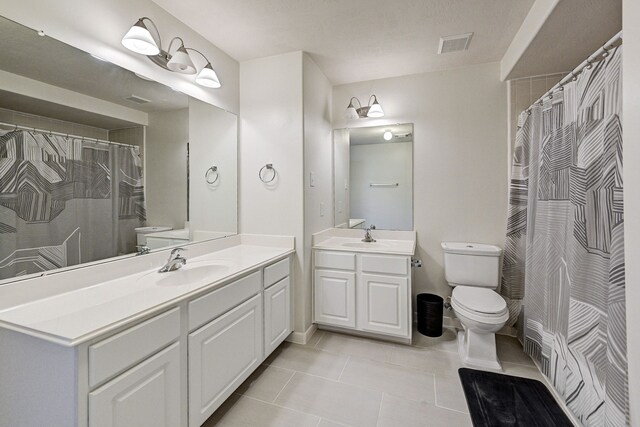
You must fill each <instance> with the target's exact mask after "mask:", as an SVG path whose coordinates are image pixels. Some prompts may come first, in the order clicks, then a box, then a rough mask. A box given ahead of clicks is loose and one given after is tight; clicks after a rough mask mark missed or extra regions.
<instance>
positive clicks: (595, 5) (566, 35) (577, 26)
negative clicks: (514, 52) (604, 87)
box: [507, 0, 622, 80]
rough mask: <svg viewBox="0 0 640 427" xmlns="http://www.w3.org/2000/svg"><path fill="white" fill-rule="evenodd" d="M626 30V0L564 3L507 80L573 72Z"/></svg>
mask: <svg viewBox="0 0 640 427" xmlns="http://www.w3.org/2000/svg"><path fill="white" fill-rule="evenodd" d="M621 29H622V0H562V1H560V2H558V5H557V6H556V7H555V8H554V9H553V12H552V13H551V15H550V16H549V18H548V19H547V20H546V21H545V22H544V24H543V25H542V27H541V28H540V29H539V31H538V33H537V34H536V36H535V37H534V39H533V40H532V42H531V43H530V44H529V46H528V47H527V49H526V50H525V52H524V53H523V54H522V55H521V56H520V58H519V59H518V61H517V62H516V64H515V66H514V68H513V69H512V70H511V71H510V72H509V74H508V75H507V79H509V80H510V79H517V78H521V77H528V76H540V75H543V74H554V73H559V72H568V71H571V70H573V69H574V68H575V67H576V66H578V65H579V64H580V63H581V62H582V61H584V60H585V59H586V58H587V57H589V56H590V55H591V54H592V53H593V52H595V51H596V50H597V49H598V48H600V47H601V46H602V45H603V44H605V43H606V42H607V41H609V39H611V37H613V36H614V35H616V34H617V33H618V32H619V31H620V30H621Z"/></svg>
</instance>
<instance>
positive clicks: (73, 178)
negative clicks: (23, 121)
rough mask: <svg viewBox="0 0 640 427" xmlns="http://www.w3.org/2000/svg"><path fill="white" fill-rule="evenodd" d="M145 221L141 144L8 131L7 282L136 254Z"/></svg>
mask: <svg viewBox="0 0 640 427" xmlns="http://www.w3.org/2000/svg"><path fill="white" fill-rule="evenodd" d="M144 220H145V210H144V188H143V181H142V162H141V160H140V156H139V153H138V148H137V147H126V146H119V145H115V144H113V145H110V144H104V143H96V142H93V141H87V140H84V139H81V138H71V137H64V136H58V135H53V134H46V133H41V132H35V131H24V130H16V131H10V132H6V131H2V132H0V280H2V279H6V278H10V277H15V276H20V275H25V274H30V273H37V272H42V271H46V270H51V269H54V268H60V267H66V266H71V265H75V264H79V263H83V262H89V261H95V260H100V259H103V258H108V257H112V256H116V255H120V254H124V253H130V252H133V251H134V250H135V244H136V235H135V231H134V228H135V227H139V226H140V225H142V224H143V223H144Z"/></svg>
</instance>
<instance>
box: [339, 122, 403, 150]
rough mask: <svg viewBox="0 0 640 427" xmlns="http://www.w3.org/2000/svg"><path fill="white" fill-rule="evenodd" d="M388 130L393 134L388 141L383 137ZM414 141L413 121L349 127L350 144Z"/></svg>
mask: <svg viewBox="0 0 640 427" xmlns="http://www.w3.org/2000/svg"><path fill="white" fill-rule="evenodd" d="M386 131H389V132H391V133H392V134H393V138H392V139H391V140H390V141H386V140H385V139H384V137H383V135H384V133H385V132H386ZM412 141H413V125H412V124H411V123H404V124H397V125H385V126H371V127H363V128H354V129H349V144H351V145H365V144H386V143H392V142H412Z"/></svg>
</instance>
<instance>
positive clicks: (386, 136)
mask: <svg viewBox="0 0 640 427" xmlns="http://www.w3.org/2000/svg"><path fill="white" fill-rule="evenodd" d="M382 137H383V138H384V140H385V141H391V139H392V138H393V134H392V133H391V131H388V130H386V131H384V133H383V134H382Z"/></svg>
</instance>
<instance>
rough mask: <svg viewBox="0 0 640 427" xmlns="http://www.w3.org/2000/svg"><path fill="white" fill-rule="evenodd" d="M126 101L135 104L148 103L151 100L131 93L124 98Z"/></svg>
mask: <svg viewBox="0 0 640 427" xmlns="http://www.w3.org/2000/svg"><path fill="white" fill-rule="evenodd" d="M125 99H126V100H127V101H131V102H135V103H136V104H148V103H149V102H151V100H149V99H145V98H143V97H141V96H138V95H131V96H128V97H126V98H125Z"/></svg>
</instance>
